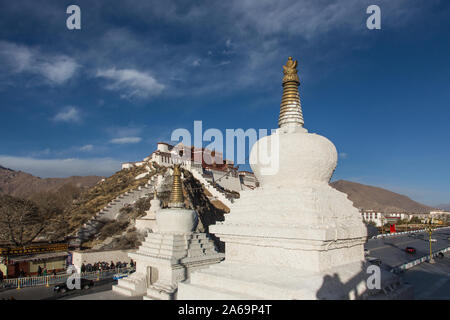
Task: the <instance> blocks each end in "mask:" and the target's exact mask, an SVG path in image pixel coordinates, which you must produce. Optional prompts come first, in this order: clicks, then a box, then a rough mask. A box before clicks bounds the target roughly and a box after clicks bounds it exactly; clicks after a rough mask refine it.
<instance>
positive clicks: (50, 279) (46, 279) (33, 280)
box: [0, 268, 134, 289]
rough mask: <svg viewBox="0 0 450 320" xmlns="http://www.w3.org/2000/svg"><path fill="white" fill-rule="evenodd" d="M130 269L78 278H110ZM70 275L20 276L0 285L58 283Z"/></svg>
mask: <svg viewBox="0 0 450 320" xmlns="http://www.w3.org/2000/svg"><path fill="white" fill-rule="evenodd" d="M131 270H134V268H117V269H109V270H99V271H92V272H84V273H81V274H80V278H82V279H90V280H100V279H107V278H112V277H113V275H114V274H117V273H122V272H125V271H131ZM70 276H71V275H70V274H57V275H48V276H41V277H22V278H13V279H5V280H3V282H2V283H1V284H0V287H1V288H17V289H20V288H26V287H39V286H50V285H54V284H58V283H64V282H66V281H67V278H68V277H70Z"/></svg>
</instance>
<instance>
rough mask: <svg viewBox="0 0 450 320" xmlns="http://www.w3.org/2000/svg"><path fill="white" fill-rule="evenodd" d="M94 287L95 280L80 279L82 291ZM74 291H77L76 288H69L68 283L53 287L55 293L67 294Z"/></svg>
mask: <svg viewBox="0 0 450 320" xmlns="http://www.w3.org/2000/svg"><path fill="white" fill-rule="evenodd" d="M93 286H94V281H93V280H89V279H83V278H82V279H80V289H85V290H87V289H89V288H92V287H93ZM74 289H76V288H73V289H70V288H69V287H68V286H67V283H66V282H64V283H60V284H57V285H56V286H54V287H53V291H54V292H60V293H65V292H67V291H69V290H74Z"/></svg>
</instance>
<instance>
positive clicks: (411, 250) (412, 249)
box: [405, 247, 416, 254]
mask: <svg viewBox="0 0 450 320" xmlns="http://www.w3.org/2000/svg"><path fill="white" fill-rule="evenodd" d="M405 251H406V252H407V253H410V254H415V253H416V248H413V247H406V248H405Z"/></svg>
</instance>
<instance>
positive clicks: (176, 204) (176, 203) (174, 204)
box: [169, 164, 184, 208]
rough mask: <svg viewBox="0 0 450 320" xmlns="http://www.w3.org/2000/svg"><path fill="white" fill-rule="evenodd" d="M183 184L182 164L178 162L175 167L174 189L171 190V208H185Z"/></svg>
mask: <svg viewBox="0 0 450 320" xmlns="http://www.w3.org/2000/svg"><path fill="white" fill-rule="evenodd" d="M183 207H184V197H183V186H182V184H181V170H180V165H179V164H176V165H174V167H173V183H172V191H171V192H170V199H169V208H183Z"/></svg>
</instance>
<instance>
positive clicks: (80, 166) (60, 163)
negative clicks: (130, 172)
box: [0, 155, 120, 178]
mask: <svg viewBox="0 0 450 320" xmlns="http://www.w3.org/2000/svg"><path fill="white" fill-rule="evenodd" d="M0 165H2V166H4V167H6V168H10V169H13V170H21V171H24V172H27V173H31V174H33V175H35V176H38V177H42V178H48V177H55V178H57V177H68V176H86V175H99V176H109V175H111V174H112V173H114V172H116V171H118V170H120V161H119V160H115V159H111V158H91V159H76V158H74V159H35V158H30V157H14V156H7V155H0Z"/></svg>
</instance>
